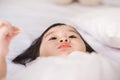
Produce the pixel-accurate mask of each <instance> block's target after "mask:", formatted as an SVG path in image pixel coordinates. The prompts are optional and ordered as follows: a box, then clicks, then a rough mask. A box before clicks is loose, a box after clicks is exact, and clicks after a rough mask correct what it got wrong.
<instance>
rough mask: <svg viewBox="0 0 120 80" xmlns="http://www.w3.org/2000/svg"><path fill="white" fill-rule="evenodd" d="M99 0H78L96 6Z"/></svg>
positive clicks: (83, 3)
mask: <svg viewBox="0 0 120 80" xmlns="http://www.w3.org/2000/svg"><path fill="white" fill-rule="evenodd" d="M100 1H101V0H78V2H79V3H80V4H81V5H85V6H97V5H99V4H100Z"/></svg>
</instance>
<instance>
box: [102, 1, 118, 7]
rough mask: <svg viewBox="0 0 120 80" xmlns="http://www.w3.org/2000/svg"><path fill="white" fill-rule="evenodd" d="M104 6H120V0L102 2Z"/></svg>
mask: <svg viewBox="0 0 120 80" xmlns="http://www.w3.org/2000/svg"><path fill="white" fill-rule="evenodd" d="M101 3H102V4H104V5H110V6H120V0H101Z"/></svg>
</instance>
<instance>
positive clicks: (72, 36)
mask: <svg viewBox="0 0 120 80" xmlns="http://www.w3.org/2000/svg"><path fill="white" fill-rule="evenodd" d="M69 38H77V37H76V36H75V35H71V36H69Z"/></svg>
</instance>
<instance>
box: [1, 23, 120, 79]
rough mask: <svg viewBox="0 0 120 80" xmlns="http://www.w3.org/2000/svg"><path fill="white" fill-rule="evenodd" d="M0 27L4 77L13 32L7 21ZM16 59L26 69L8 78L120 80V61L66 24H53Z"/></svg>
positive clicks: (15, 61) (14, 60)
mask: <svg viewBox="0 0 120 80" xmlns="http://www.w3.org/2000/svg"><path fill="white" fill-rule="evenodd" d="M3 23H4V22H2V24H3ZM9 24H10V23H9ZM5 25H6V26H5ZM0 27H1V28H0V29H1V30H0V31H1V33H2V35H0V38H1V39H0V47H2V48H3V49H0V51H1V54H0V56H1V57H2V58H0V60H1V61H3V62H1V63H0V64H1V65H0V68H1V69H2V70H3V71H2V73H1V75H3V74H4V75H3V76H1V78H2V77H5V75H6V74H5V71H6V68H5V67H6V63H5V56H6V55H5V54H7V53H8V47H9V42H10V40H11V39H12V38H13V35H14V34H13V31H12V30H11V31H9V30H10V29H9V28H8V27H10V28H12V27H13V26H12V25H8V22H6V23H4V26H3V25H1V26H0ZM3 28H5V29H4V30H3ZM6 33H7V35H3V34H6ZM9 37H10V38H9ZM6 38H8V41H5V40H6ZM13 62H14V63H16V64H21V65H25V66H26V69H25V70H24V71H23V72H21V73H19V74H17V75H14V76H11V79H9V80H120V69H119V67H120V64H118V63H117V62H115V61H112V60H111V59H109V58H107V57H105V56H103V55H100V54H96V52H95V51H94V50H93V49H92V48H91V47H90V46H89V44H87V42H85V40H84V39H83V38H82V36H81V35H80V33H79V32H78V31H77V30H76V29H75V28H74V27H73V26H70V25H67V24H64V23H56V24H53V25H51V26H50V27H49V28H48V29H46V30H45V31H44V33H43V34H42V35H41V36H40V37H38V38H37V39H36V40H35V41H33V43H32V44H31V46H30V47H29V48H28V49H26V50H25V51H24V52H23V53H22V54H20V55H18V56H17V57H16V58H15V59H13ZM2 64H4V65H2Z"/></svg>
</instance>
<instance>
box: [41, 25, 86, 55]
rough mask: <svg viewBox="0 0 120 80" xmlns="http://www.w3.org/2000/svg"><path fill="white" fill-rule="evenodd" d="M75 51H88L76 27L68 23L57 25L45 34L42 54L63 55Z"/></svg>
mask: <svg viewBox="0 0 120 80" xmlns="http://www.w3.org/2000/svg"><path fill="white" fill-rule="evenodd" d="M73 51H83V52H85V51H86V47H85V44H84V42H83V40H82V39H81V37H80V36H79V34H78V33H77V31H76V30H75V29H74V28H72V27H70V26H67V25H62V26H56V27H53V28H51V29H50V30H49V31H48V32H47V33H46V34H45V35H44V36H43V40H42V43H41V47H40V56H44V57H47V56H62V55H68V54H70V53H71V52H73Z"/></svg>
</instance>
